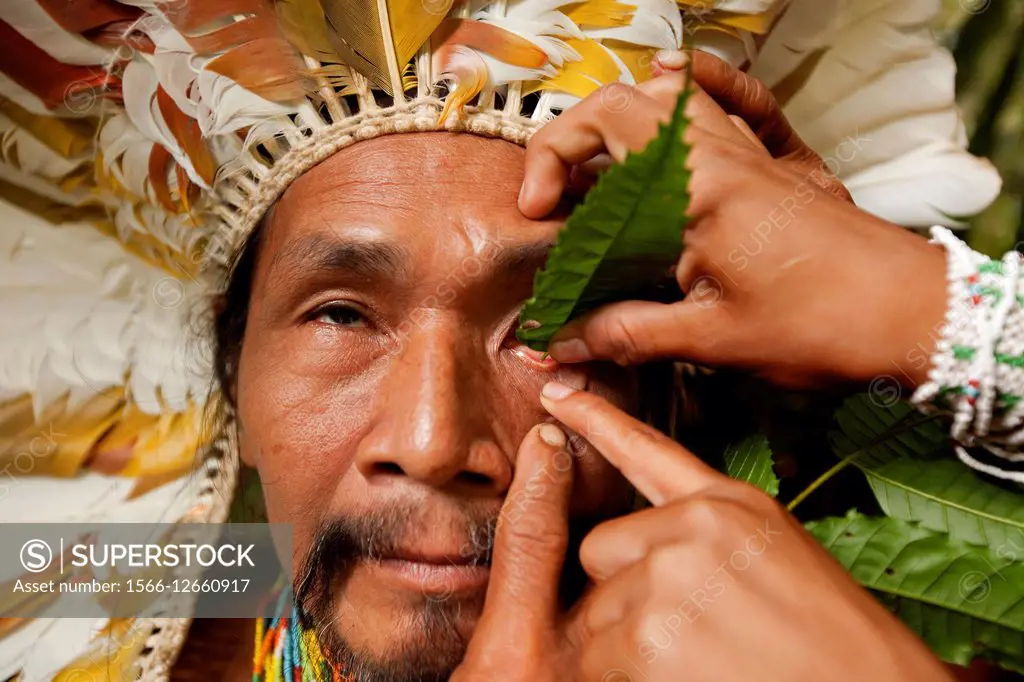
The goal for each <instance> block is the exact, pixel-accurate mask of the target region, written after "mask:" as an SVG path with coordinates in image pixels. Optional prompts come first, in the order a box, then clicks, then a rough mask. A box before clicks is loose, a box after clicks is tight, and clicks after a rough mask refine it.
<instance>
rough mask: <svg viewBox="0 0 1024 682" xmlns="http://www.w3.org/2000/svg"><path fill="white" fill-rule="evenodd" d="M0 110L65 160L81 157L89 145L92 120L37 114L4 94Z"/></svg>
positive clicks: (92, 137)
mask: <svg viewBox="0 0 1024 682" xmlns="http://www.w3.org/2000/svg"><path fill="white" fill-rule="evenodd" d="M0 113H2V114H3V115H4V116H6V117H7V118H9V119H11V121H13V122H14V123H15V124H17V126H18V127H19V128H23V129H25V130H26V131H28V132H29V133H30V134H31V135H32V137H34V138H36V139H37V140H39V141H40V142H42V143H43V144H44V145H46V146H47V147H49V148H50V149H52V150H53V151H55V152H57V153H58V154H60V155H61V156H63V157H64V158H66V159H70V158H74V157H78V156H81V155H82V154H84V153H85V152H86V151H88V150H89V149H90V148H92V146H93V140H94V138H95V135H96V124H95V120H94V119H84V118H79V119H70V118H57V117H54V116H37V115H36V114H33V113H32V112H30V111H27V110H26V109H23V108H21V107H20V106H18V105H17V104H15V103H14V102H12V101H11V100H9V99H7V98H6V97H0Z"/></svg>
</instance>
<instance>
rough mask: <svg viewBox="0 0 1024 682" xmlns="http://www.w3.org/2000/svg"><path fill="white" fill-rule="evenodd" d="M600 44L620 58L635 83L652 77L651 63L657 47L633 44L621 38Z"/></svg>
mask: <svg viewBox="0 0 1024 682" xmlns="http://www.w3.org/2000/svg"><path fill="white" fill-rule="evenodd" d="M602 45H604V46H605V47H607V48H608V49H609V50H611V51H612V52H614V53H615V56H616V57H618V58H619V59H621V60H622V63H623V64H625V65H626V67H627V68H629V72H630V73H631V74H633V78H634V79H636V82H637V83H643V82H644V81H647V80H650V79H651V78H653V77H654V71H653V70H652V69H651V64H653V63H654V55H655V54H657V52H658V50H657V48H654V47H645V46H643V45H634V44H633V43H627V42H623V41H621V40H605V41H604V42H603V43H602Z"/></svg>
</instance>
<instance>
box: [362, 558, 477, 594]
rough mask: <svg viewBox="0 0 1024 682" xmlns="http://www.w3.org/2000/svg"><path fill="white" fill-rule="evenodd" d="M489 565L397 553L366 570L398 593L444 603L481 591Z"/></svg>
mask: <svg viewBox="0 0 1024 682" xmlns="http://www.w3.org/2000/svg"><path fill="white" fill-rule="evenodd" d="M488 564H489V562H488V561H487V559H486V558H484V557H481V556H479V555H466V554H464V553H459V552H451V553H446V552H423V551H407V550H399V551H396V552H391V553H389V554H388V555H385V556H380V557H376V558H375V560H374V561H372V562H370V563H369V564H368V566H367V567H368V568H369V570H370V571H371V572H372V573H373V574H376V575H377V576H379V577H380V579H382V580H384V581H386V582H389V583H391V584H392V585H394V586H395V587H396V588H398V589H402V590H415V591H417V592H419V593H421V594H423V595H424V596H426V597H428V598H431V599H445V598H448V597H450V596H454V595H460V594H462V595H468V594H473V593H476V592H479V591H480V590H482V589H484V588H485V587H486V586H487V579H488V578H489V577H490V573H491V569H490V566H489V565H488Z"/></svg>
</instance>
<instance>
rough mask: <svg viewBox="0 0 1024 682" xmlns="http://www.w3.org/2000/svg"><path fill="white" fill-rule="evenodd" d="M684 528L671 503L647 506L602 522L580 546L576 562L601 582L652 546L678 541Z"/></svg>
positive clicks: (631, 563) (654, 547)
mask: <svg viewBox="0 0 1024 682" xmlns="http://www.w3.org/2000/svg"><path fill="white" fill-rule="evenodd" d="M683 532H684V529H682V528H680V526H679V512H678V511H677V510H676V509H675V508H674V507H672V506H668V507H651V508H648V509H643V510H641V511H638V512H635V513H633V514H629V515H628V516H622V517H619V518H617V519H612V520H611V521H606V522H605V523H602V524H600V525H599V526H597V527H596V528H594V529H593V530H592V531H590V533H588V534H587V537H585V538H584V539H583V544H582V545H580V562H581V563H582V565H583V569H584V570H585V571H586V572H587V575H589V576H590V577H591V578H592V579H593V580H595V581H598V582H601V581H605V580H608V579H609V578H611V577H612V576H614V575H616V574H618V573H621V572H622V571H624V570H626V569H627V568H629V567H630V566H633V565H634V564H636V563H638V562H639V561H641V560H642V559H643V558H644V557H646V556H648V555H649V554H650V553H651V552H652V551H653V550H654V549H656V548H657V547H661V546H662V545H666V544H669V543H673V542H678V541H679V538H680V536H681V535H682V534H683Z"/></svg>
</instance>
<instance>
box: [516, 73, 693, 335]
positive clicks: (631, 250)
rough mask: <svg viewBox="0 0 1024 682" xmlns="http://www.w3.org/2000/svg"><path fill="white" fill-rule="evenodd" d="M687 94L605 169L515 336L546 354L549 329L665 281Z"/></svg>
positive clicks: (682, 197) (561, 239)
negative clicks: (638, 146) (636, 146)
mask: <svg viewBox="0 0 1024 682" xmlns="http://www.w3.org/2000/svg"><path fill="white" fill-rule="evenodd" d="M689 96H690V89H689V88H688V87H687V88H684V89H683V92H682V93H681V94H680V96H679V100H678V101H677V103H676V108H675V111H674V112H673V114H672V118H671V120H669V122H668V123H667V124H664V125H662V126H660V129H659V132H658V136H657V137H655V138H654V139H653V140H651V142H650V143H649V144H648V145H647V147H646V148H644V150H643V151H641V152H637V153H635V154H630V155H629V156H628V157H627V158H626V160H625V161H624V162H623V163H621V164H617V165H615V166H612V167H611V168H609V169H608V170H607V171H606V172H605V173H604V174H602V175H601V177H600V178H599V180H598V182H597V185H596V186H595V187H594V188H593V189H592V190H591V191H590V192H589V193H588V194H587V196H586V198H585V199H584V201H583V203H582V204H580V205H579V206H577V207H576V209H575V210H574V211H573V213H572V215H571V216H570V217H569V220H568V221H567V222H566V224H565V227H564V228H563V229H562V231H561V233H560V234H559V235H558V241H557V243H556V244H555V246H554V248H553V249H552V250H551V253H550V254H549V256H548V260H547V263H546V264H545V266H544V268H543V269H542V270H541V271H539V272H538V273H537V275H536V278H535V279H534V285H533V298H531V299H530V300H529V301H527V302H526V306H525V307H524V309H523V312H522V315H521V316H520V319H521V320H522V321H523V324H522V325H520V327H519V329H518V330H517V332H516V336H517V337H518V338H519V340H520V341H522V342H524V343H526V344H527V345H528V346H529V347H530V348H533V349H534V350H541V351H543V350H547V346H548V342H549V341H550V339H551V337H552V336H554V334H555V332H557V331H558V330H559V328H561V327H562V325H564V324H565V323H566V322H568V321H569V320H570V319H572V318H574V317H578V316H579V315H582V314H583V313H585V312H587V311H588V310H591V309H593V308H595V307H596V306H598V305H600V304H603V303H608V302H612V301H616V300H625V299H629V298H648V297H650V296H651V293H652V291H653V290H655V289H656V288H657V286H658V285H659V284H662V283H663V282H664V281H665V280H668V279H670V277H671V268H672V266H673V265H674V264H675V263H676V262H677V261H678V260H679V255H680V253H681V252H682V249H683V244H682V236H681V235H682V229H683V227H684V225H685V224H686V222H687V218H686V209H687V207H688V206H689V203H690V195H689V192H688V190H687V188H688V186H689V181H690V172H689V171H688V170H687V169H686V159H687V156H688V154H689V149H690V148H689V145H687V144H686V143H685V142H684V141H683V134H684V133H685V131H686V128H687V126H688V124H689V120H688V119H687V117H686V115H685V113H684V112H685V109H686V103H687V101H689Z"/></svg>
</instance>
